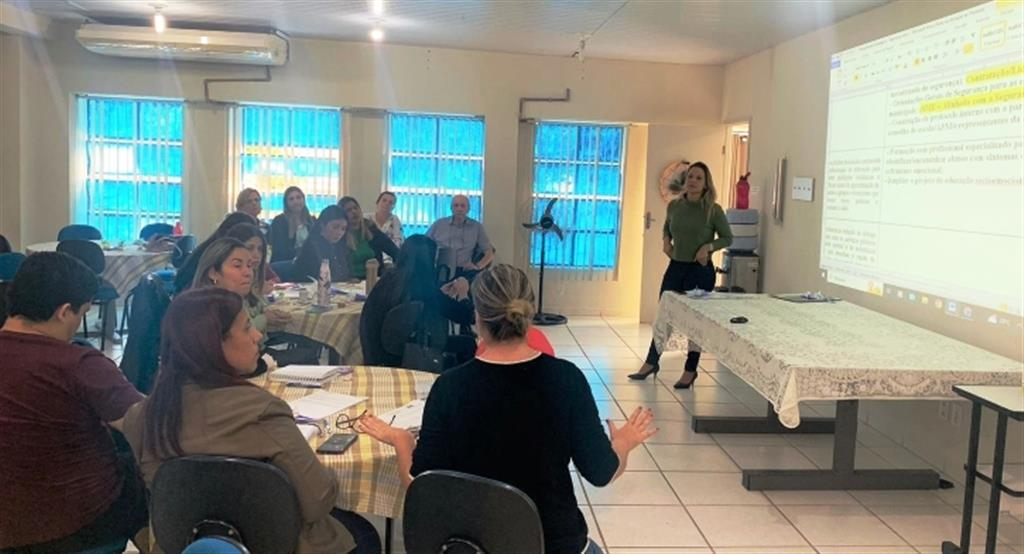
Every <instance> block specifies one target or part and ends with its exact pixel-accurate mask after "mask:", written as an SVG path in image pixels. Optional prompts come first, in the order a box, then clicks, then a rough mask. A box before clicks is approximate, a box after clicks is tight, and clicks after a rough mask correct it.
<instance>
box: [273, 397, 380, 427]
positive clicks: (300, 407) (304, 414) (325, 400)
mask: <svg viewBox="0 0 1024 554" xmlns="http://www.w3.org/2000/svg"><path fill="white" fill-rule="evenodd" d="M365 401H366V397H365V396H350V395H347V394H337V393H333V392H314V393H313V394H310V395H307V396H303V397H302V398H296V399H295V400H291V401H289V402H288V405H289V406H291V408H292V412H293V413H294V414H295V418H296V419H301V420H303V421H320V420H322V419H326V418H327V417H328V416H332V415H334V414H336V413H338V412H341V411H344V410H347V409H349V408H351V407H352V406H355V405H356V404H359V403H360V402H365Z"/></svg>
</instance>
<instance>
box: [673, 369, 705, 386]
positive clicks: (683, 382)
mask: <svg viewBox="0 0 1024 554" xmlns="http://www.w3.org/2000/svg"><path fill="white" fill-rule="evenodd" d="M687 373H692V374H693V379H690V380H689V381H683V379H685V378H686V374H687ZM698 376H700V374H699V373H697V372H696V371H684V372H683V376H682V377H680V378H679V380H678V381H676V383H675V384H674V385H672V388H674V389H677V390H679V389H688V388H690V387H691V386H693V382H694V381H696V380H697V377H698Z"/></svg>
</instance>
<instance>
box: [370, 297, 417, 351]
mask: <svg viewBox="0 0 1024 554" xmlns="http://www.w3.org/2000/svg"><path fill="white" fill-rule="evenodd" d="M422 314H423V302H403V303H401V304H399V305H397V306H395V307H394V308H391V309H390V310H388V313H387V315H385V316H384V324H383V325H382V328H381V331H380V340H381V343H382V346H383V347H384V351H385V352H387V353H388V354H391V355H393V356H401V355H402V353H403V352H404V351H405V343H407V342H409V337H410V335H412V333H413V331H415V330H416V328H417V326H418V325H419V321H420V316H421V315H422Z"/></svg>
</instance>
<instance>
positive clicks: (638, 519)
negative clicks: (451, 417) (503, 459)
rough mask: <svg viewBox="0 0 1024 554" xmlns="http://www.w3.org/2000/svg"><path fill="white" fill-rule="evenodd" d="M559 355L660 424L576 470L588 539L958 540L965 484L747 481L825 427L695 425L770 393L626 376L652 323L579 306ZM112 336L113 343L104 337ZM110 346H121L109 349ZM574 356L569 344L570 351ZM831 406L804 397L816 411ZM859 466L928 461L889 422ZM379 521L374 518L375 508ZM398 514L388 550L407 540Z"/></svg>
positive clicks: (835, 550) (920, 546) (1022, 516)
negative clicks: (590, 474) (888, 487)
mask: <svg viewBox="0 0 1024 554" xmlns="http://www.w3.org/2000/svg"><path fill="white" fill-rule="evenodd" d="M544 332H545V333H546V334H547V336H548V338H549V339H550V340H551V343H552V344H553V345H554V346H555V350H556V353H557V354H558V355H559V356H560V357H565V358H567V359H569V360H571V361H572V362H574V363H575V364H576V365H577V366H579V367H580V369H582V370H583V372H584V374H585V375H586V377H587V381H588V382H589V383H590V385H591V389H592V390H593V392H594V396H595V398H596V399H597V404H598V408H599V411H600V413H601V417H609V418H612V419H624V417H625V416H624V414H625V413H628V412H630V411H632V410H633V409H635V408H636V407H637V406H641V405H642V406H648V407H651V408H652V409H653V410H654V412H655V416H656V424H657V425H658V427H659V428H660V432H659V433H658V435H656V436H655V437H654V438H653V439H652V440H651V441H649V443H647V444H646V445H644V446H642V447H640V448H638V449H637V450H636V451H634V453H633V454H631V456H630V460H629V462H630V463H629V468H628V471H627V473H625V474H624V475H623V476H622V477H621V478H620V479H619V480H617V481H616V482H614V483H612V484H611V485H609V486H607V487H604V488H597V487H594V486H592V485H590V484H589V483H586V482H583V481H582V480H581V479H580V477H579V476H578V475H577V474H575V473H574V474H573V478H574V479H576V480H577V481H579V482H578V483H576V485H577V487H576V490H577V499H578V502H579V504H580V509H581V510H582V511H583V514H584V517H585V518H586V520H587V522H588V525H589V527H590V534H591V537H592V538H593V539H594V540H596V541H597V542H598V543H599V544H600V545H601V546H602V547H604V549H605V551H606V552H608V553H610V554H641V553H643V554H676V553H679V554H683V553H685V554H697V553H716V554H740V553H744V554H771V553H777V554H799V553H803V552H808V553H814V552H818V553H822V554H825V553H829V554H899V553H913V552H926V553H937V552H939V551H940V544H941V542H942V541H943V540H948V539H957V538H958V537H959V529H960V507H961V503H962V489H961V488H960V487H957V488H956V489H955V490H953V491H941V492H931V491H923V492H902V491H901V492H864V491H854V492H845V491H808V492H803V491H777V492H767V493H760V492H751V491H747V490H746V489H744V488H743V486H742V485H741V484H740V473H739V472H740V471H741V469H742V468H794V469H795V468H815V467H828V465H829V463H830V460H831V439H830V438H829V437H821V436H817V437H813V436H803V437H799V436H783V435H762V436H755V435H745V436H740V435H703V434H696V433H693V432H692V431H691V430H690V419H691V417H692V415H693V414H694V413H698V414H705V413H707V414H721V415H741V414H742V415H750V414H753V413H756V414H761V413H764V410H765V407H766V404H765V401H764V400H763V399H761V398H760V397H759V395H758V394H757V393H756V392H754V391H753V389H751V388H749V387H748V386H747V385H745V384H744V383H743V382H742V381H741V380H740V379H738V378H737V377H736V376H735V375H733V374H731V373H730V372H729V371H728V369H727V368H725V367H724V366H722V365H720V364H718V363H717V362H716V361H715V360H714V359H713V357H712V356H709V355H705V356H704V358H703V359H702V363H701V366H702V372H701V376H700V378H699V379H698V380H697V382H696V386H695V387H694V388H692V389H691V390H687V391H676V390H673V389H672V383H673V382H674V381H675V379H677V378H678V377H679V371H680V368H681V367H682V358H683V355H682V354H679V353H673V354H668V355H666V356H665V357H664V358H663V361H662V367H663V368H664V371H663V372H662V373H661V374H660V375H658V379H657V380H654V379H648V381H646V382H640V383H637V382H633V381H630V380H629V379H628V378H626V375H627V374H629V373H631V372H633V371H636V370H637V369H638V368H639V367H640V364H641V363H642V357H643V356H644V355H645V354H646V351H647V346H648V342H649V341H650V337H651V331H650V327H649V326H645V325H640V324H637V323H635V322H628V321H622V320H616V319H611V318H599V317H573V318H571V319H570V322H569V325H568V326H563V327H554V328H552V327H548V328H545V329H544ZM108 348H109V347H108ZM114 354H115V356H119V355H120V350H119V349H117V350H115V351H114ZM570 354H571V355H570ZM833 411H834V407H833V406H832V405H829V404H828V403H812V404H811V406H809V407H808V408H807V413H808V414H810V415H818V416H828V415H831V414H832V413H833ZM862 429H863V430H862V432H861V433H860V434H859V439H860V442H861V444H860V445H859V446H858V452H859V455H858V467H888V468H893V467H914V466H918V465H920V464H923V462H921V461H919V459H918V458H917V457H916V456H914V454H912V453H911V452H909V451H907V450H906V449H904V448H903V447H901V446H900V445H898V444H896V443H894V442H893V441H891V440H889V439H888V438H887V437H885V435H884V433H881V432H879V431H878V430H875V429H872V428H870V427H867V426H863V425H862ZM986 513H987V504H984V503H979V508H978V509H976V511H975V514H976V515H977V514H980V515H977V517H976V518H975V522H976V524H975V527H974V534H973V537H974V539H973V541H972V542H974V543H975V544H983V543H984V526H985V517H984V515H985V514H986ZM371 519H373V520H374V521H375V524H377V525H378V526H379V528H381V529H383V522H382V520H381V519H380V518H371ZM999 538H1000V545H999V548H998V551H999V552H1008V553H1024V503H1022V502H1020V501H1015V502H1007V503H1004V508H1003V514H1002V517H1001V521H1000V528H999ZM401 544H402V543H401V522H397V525H396V551H397V552H401V551H402V548H401Z"/></svg>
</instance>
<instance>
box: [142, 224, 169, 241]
mask: <svg viewBox="0 0 1024 554" xmlns="http://www.w3.org/2000/svg"><path fill="white" fill-rule="evenodd" d="M173 232H174V227H172V226H171V225H170V224H169V223H150V224H149V225H146V226H145V227H143V228H142V230H141V231H139V238H140V239H142V240H146V241H148V240H149V239H151V238H153V237H154V236H155V235H164V236H168V237H169V236H171V233H173Z"/></svg>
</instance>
